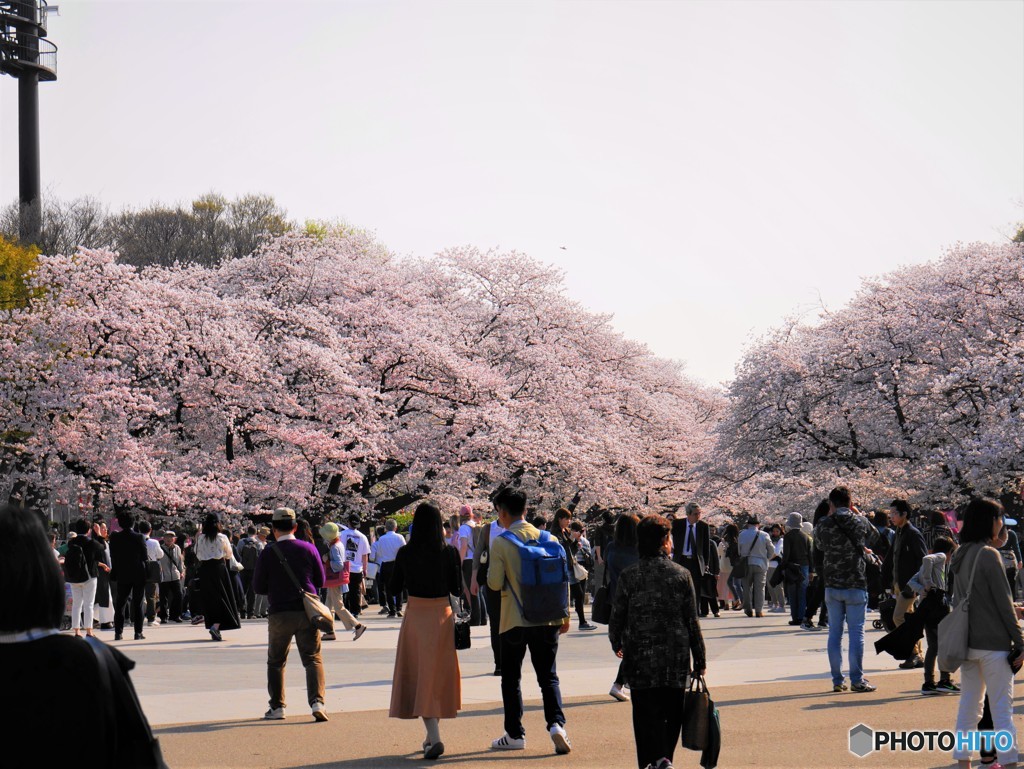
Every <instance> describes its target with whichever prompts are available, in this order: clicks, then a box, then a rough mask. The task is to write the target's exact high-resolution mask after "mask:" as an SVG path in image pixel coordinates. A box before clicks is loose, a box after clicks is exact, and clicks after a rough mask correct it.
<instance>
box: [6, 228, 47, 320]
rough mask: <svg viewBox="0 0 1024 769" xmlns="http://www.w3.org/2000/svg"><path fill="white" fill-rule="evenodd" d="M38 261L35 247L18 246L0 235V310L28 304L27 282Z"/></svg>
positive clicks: (30, 295) (28, 291)
mask: <svg viewBox="0 0 1024 769" xmlns="http://www.w3.org/2000/svg"><path fill="white" fill-rule="evenodd" d="M38 259H39V249H38V248H36V247H35V246H20V245H18V244H17V243H14V242H12V241H10V240H8V239H7V238H5V237H3V236H2V235H0V310H14V309H17V308H19V307H24V306H25V305H27V304H28V302H29V300H30V299H31V298H32V290H31V288H30V286H29V282H30V279H31V276H32V272H33V270H35V267H36V264H37V263H38Z"/></svg>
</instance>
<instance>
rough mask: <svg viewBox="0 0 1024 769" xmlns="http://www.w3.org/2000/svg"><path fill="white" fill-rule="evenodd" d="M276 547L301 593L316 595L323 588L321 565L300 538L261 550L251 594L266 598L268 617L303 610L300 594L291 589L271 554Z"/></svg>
mask: <svg viewBox="0 0 1024 769" xmlns="http://www.w3.org/2000/svg"><path fill="white" fill-rule="evenodd" d="M279 548H280V550H281V552H282V553H284V557H285V560H287V561H288V565H289V566H291V567H292V571H293V572H295V578H296V579H298V580H299V584H300V585H302V589H303V590H305V591H307V592H309V593H313V594H314V595H316V594H317V593H318V592H319V591H320V588H322V587H323V586H324V564H323V561H321V560H320V553H318V552H317V550H316V548H315V547H313V545H311V544H309V543H308V542H303V541H302V540H301V539H286V540H285V541H283V542H274V543H272V544H268V545H267V546H266V547H265V548H263V552H262V553H260V557H259V560H257V561H256V571H255V572H254V573H253V575H252V589H253V592H254V593H259V594H260V595H265V596H267V601H268V603H269V604H270V613H271V614H276V613H277V612H281V611H303V608H302V594H301V593H300V592H299V591H298V590H297V589H296V588H295V583H294V582H292V580H291V578H290V577H289V576H288V572H286V571H285V569H284V566H283V565H282V564H281V559H280V558H278V556H277V553H276V552H275V551H276V550H277V549H279Z"/></svg>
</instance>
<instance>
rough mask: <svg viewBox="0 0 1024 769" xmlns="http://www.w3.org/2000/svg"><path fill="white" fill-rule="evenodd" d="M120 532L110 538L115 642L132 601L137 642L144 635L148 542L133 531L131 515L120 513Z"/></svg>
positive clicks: (120, 635) (119, 637) (118, 517)
mask: <svg viewBox="0 0 1024 769" xmlns="http://www.w3.org/2000/svg"><path fill="white" fill-rule="evenodd" d="M117 523H118V525H119V526H120V527H121V530H120V531H115V532H114V533H113V534H111V535H110V581H111V582H112V583H113V584H114V640H115V641H120V640H121V638H122V634H123V633H124V607H125V604H126V603H129V600H130V601H131V603H130V607H131V618H132V622H133V623H134V625H135V640H136V641H140V640H142V639H143V638H145V636H144V635H142V620H143V617H144V616H145V612H144V610H143V604H144V602H145V600H146V560H147V559H148V557H149V555H148V553H147V551H146V539H145V537H143V536H142V535H141V534H139V532H137V531H134V530H133V529H132V525H133V524H134V523H135V517H134V516H133V515H132V514H131V513H130V512H121V513H118V514H117Z"/></svg>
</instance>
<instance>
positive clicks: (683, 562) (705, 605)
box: [679, 555, 718, 617]
mask: <svg viewBox="0 0 1024 769" xmlns="http://www.w3.org/2000/svg"><path fill="white" fill-rule="evenodd" d="M679 558H680V561H679V565H680V566H682V567H683V568H685V569H686V570H687V571H688V572H690V579H692V580H693V592H694V598H695V599H696V600H695V603H696V606H697V613H698V614H700V616H702V617H706V616H708V613H709V612H710V613H714V614H717V613H718V598H717V597H716V598H715V601H714V606H712V603H711V599H710V598H707V597H706V596H704V595H701V588H702V587H703V584H702V579H703V576H702V575H701V573H700V561H698V560H697V559H696V558H694V557H692V556H690V557H687V556H685V555H682V556H679Z"/></svg>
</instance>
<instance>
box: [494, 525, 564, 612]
mask: <svg viewBox="0 0 1024 769" xmlns="http://www.w3.org/2000/svg"><path fill="white" fill-rule="evenodd" d="M501 536H502V537H503V538H504V539H507V540H508V541H509V542H511V543H512V544H513V545H515V546H516V552H518V553H519V564H520V566H519V584H520V585H521V586H522V590H523V594H522V596H517V595H516V591H515V590H513V589H512V585H511V584H509V583H508V582H506V583H505V584H506V585H508V589H509V592H510V593H511V594H512V598H513V599H514V600H515V602H516V605H517V606H518V607H519V611H520V612H521V613H522V615H523V619H525V620H526V621H527V622H553V621H555V620H564V619H565V618H567V617H568V616H569V566H568V564H567V562H566V558H565V550H564V549H563V548H562V545H561V544H559V542H558V540H557V539H555V538H554V537H552V536H551V535H550V534H548V533H547V532H546V531H542V532H541V533H540V538H539V539H534V540H529V541H527V542H523V541H522V540H521V539H519V537H517V536H516V535H515V534H513V533H512V532H511V531H506V532H502V534H501Z"/></svg>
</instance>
